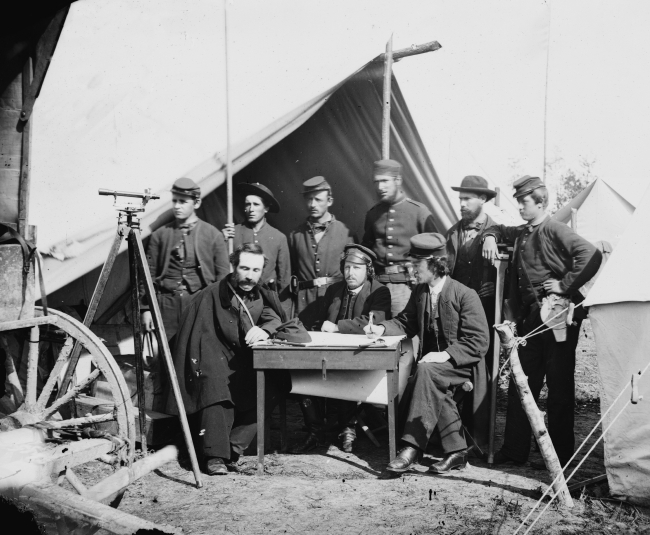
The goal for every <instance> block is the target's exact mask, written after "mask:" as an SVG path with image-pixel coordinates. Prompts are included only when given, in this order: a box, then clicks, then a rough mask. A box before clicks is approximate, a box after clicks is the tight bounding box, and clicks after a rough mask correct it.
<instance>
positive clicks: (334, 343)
mask: <svg viewBox="0 0 650 535" xmlns="http://www.w3.org/2000/svg"><path fill="white" fill-rule="evenodd" d="M309 336H311V342H309V343H307V344H306V345H307V346H330V347H357V346H360V345H368V344H369V343H371V342H373V340H370V339H368V337H367V336H366V335H365V334H341V333H324V332H320V331H310V332H309ZM404 337H405V335H402V336H381V337H380V338H381V339H382V340H384V341H385V342H386V345H387V346H388V347H395V346H396V345H397V344H398V342H399V341H400V340H401V339H402V338H404ZM375 340H377V338H375Z"/></svg>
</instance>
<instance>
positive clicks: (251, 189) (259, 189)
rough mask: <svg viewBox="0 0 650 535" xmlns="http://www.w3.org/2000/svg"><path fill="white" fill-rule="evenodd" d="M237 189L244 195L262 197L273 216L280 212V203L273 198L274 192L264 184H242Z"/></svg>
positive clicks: (236, 186)
mask: <svg viewBox="0 0 650 535" xmlns="http://www.w3.org/2000/svg"><path fill="white" fill-rule="evenodd" d="M235 189H236V190H237V192H239V193H241V194H242V195H256V196H258V197H260V198H261V199H262V200H263V201H264V203H265V204H266V205H267V206H268V207H269V212H271V213H272V214H277V213H278V212H279V211H280V203H279V202H278V201H277V199H276V198H275V197H274V196H273V192H272V191H271V190H270V189H269V188H267V187H266V186H265V185H264V184H260V183H259V182H253V183H249V182H240V183H239V184H236V185H235Z"/></svg>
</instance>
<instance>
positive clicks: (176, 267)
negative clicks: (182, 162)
mask: <svg viewBox="0 0 650 535" xmlns="http://www.w3.org/2000/svg"><path fill="white" fill-rule="evenodd" d="M171 191H172V206H173V209H174V221H173V222H172V223H169V224H168V225H165V226H164V227H161V228H159V229H157V230H156V231H155V232H154V233H153V234H152V235H151V238H150V239H149V245H148V246H147V261H148V263H149V271H150V272H151V278H152V279H153V283H154V287H155V289H156V297H157V299H158V304H159V306H160V314H161V316H162V320H163V325H164V326H165V333H166V335H167V339H168V340H171V338H172V337H173V336H174V335H175V334H176V332H177V331H178V326H179V324H180V320H181V313H182V311H183V309H184V308H185V306H186V305H187V303H188V302H189V300H190V298H191V297H192V295H194V294H195V293H196V292H198V291H199V290H201V289H202V288H205V287H206V286H207V285H208V284H211V283H213V282H215V281H218V280H221V279H223V278H224V277H225V276H226V275H228V273H229V272H230V264H229V262H228V250H227V248H226V244H225V242H224V240H223V235H222V234H221V232H219V231H218V230H217V229H216V228H214V227H213V226H212V225H210V224H209V223H206V222H205V221H201V220H200V219H199V217H198V216H197V215H196V210H197V209H198V207H199V206H200V205H201V188H199V186H198V185H197V184H196V183H195V182H194V181H193V180H192V179H190V178H179V179H178V180H177V181H176V182H174V185H173V186H172V190H171ZM141 307H142V308H143V311H142V328H143V329H144V330H145V331H147V332H148V331H151V330H152V329H153V321H152V318H151V312H150V311H149V310H148V307H146V305H144V304H143V305H141Z"/></svg>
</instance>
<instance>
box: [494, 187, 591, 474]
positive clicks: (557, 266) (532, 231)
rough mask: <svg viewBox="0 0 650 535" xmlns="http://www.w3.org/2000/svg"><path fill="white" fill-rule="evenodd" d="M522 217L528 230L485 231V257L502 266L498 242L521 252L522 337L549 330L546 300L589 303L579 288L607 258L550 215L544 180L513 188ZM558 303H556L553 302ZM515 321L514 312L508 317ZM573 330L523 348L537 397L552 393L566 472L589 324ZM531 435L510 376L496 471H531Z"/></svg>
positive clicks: (516, 274)
mask: <svg viewBox="0 0 650 535" xmlns="http://www.w3.org/2000/svg"><path fill="white" fill-rule="evenodd" d="M513 186H514V188H515V195H514V197H515V198H516V199H517V202H518V203H519V214H520V215H521V217H522V219H524V220H525V221H526V222H527V223H526V224H525V225H521V226H518V227H506V226H503V225H494V226H493V227H491V228H489V229H487V230H486V232H485V238H484V242H483V256H484V257H485V258H486V259H488V260H494V259H495V258H496V254H497V245H496V244H497V241H499V242H501V241H504V242H506V243H510V244H513V245H514V251H513V261H512V275H511V277H510V292H509V296H508V301H509V304H510V305H511V307H509V309H510V311H511V312H512V316H513V317H512V319H514V320H515V321H516V322H517V332H518V335H519V336H526V335H527V334H528V333H530V332H531V331H533V330H534V329H537V328H539V327H541V326H542V325H543V320H542V315H541V309H542V307H543V303H542V301H543V300H545V299H546V298H548V299H549V300H552V301H556V300H561V301H562V303H563V304H562V306H563V307H568V306H569V303H570V302H571V301H572V302H573V303H576V304H577V303H579V302H581V301H582V294H580V292H579V289H580V288H581V287H582V286H583V285H584V284H585V283H586V282H588V281H589V280H590V279H591V278H592V277H593V276H594V275H595V274H596V272H597V271H598V268H599V266H600V263H601V260H602V255H601V253H600V251H599V250H598V249H596V247H594V246H593V245H592V244H591V243H589V242H588V241H587V240H585V239H584V238H581V237H580V236H578V235H577V234H576V233H575V232H574V231H573V230H571V229H570V228H569V227H568V226H566V225H564V224H563V223H560V222H558V221H556V220H554V219H551V217H549V215H548V214H547V213H546V207H547V206H548V191H547V189H546V186H545V185H544V183H543V182H542V181H541V180H540V179H539V178H538V177H531V176H524V177H522V178H520V179H519V180H517V181H515V183H514V184H513ZM553 296H554V297H553ZM505 312H506V314H507V312H508V311H507V310H506V311H505ZM573 319H574V322H573V323H572V324H571V325H569V326H568V328H567V332H566V335H565V339H564V340H563V339H562V338H563V337H562V336H557V331H556V330H555V329H550V330H541V331H540V332H539V333H538V334H534V335H533V336H531V337H530V338H528V339H527V340H526V344H525V345H523V344H522V345H521V346H519V358H520V360H521V367H522V368H523V370H524V373H525V374H526V376H527V377H528V385H529V387H530V390H531V392H532V394H533V397H534V398H535V401H537V399H538V398H539V393H540V391H541V389H542V385H543V384H544V377H546V385H547V386H548V401H547V412H548V431H549V435H550V436H551V440H552V441H553V446H554V447H555V451H556V453H557V456H558V458H559V460H560V463H561V464H562V466H564V465H565V464H566V463H567V462H568V461H569V459H570V458H571V456H572V455H573V449H574V440H575V438H574V434H573V422H574V415H573V409H574V405H575V379H574V372H575V364H576V346H577V345H578V336H579V334H580V324H581V322H582V321H581V319H579V318H578V314H576V315H574V317H573ZM530 435H531V428H530V423H529V422H528V417H527V416H526V412H525V411H524V409H523V407H522V406H521V401H520V400H519V396H518V395H517V390H516V388H515V384H514V380H513V378H512V376H511V377H510V386H509V388H508V412H507V415H506V430H505V433H504V437H503V446H502V447H501V450H500V451H498V452H497V454H496V455H495V456H494V464H504V463H512V462H514V463H516V464H523V463H524V462H526V461H527V460H528V454H529V452H530Z"/></svg>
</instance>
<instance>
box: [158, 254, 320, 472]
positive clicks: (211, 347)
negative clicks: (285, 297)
mask: <svg viewBox="0 0 650 535" xmlns="http://www.w3.org/2000/svg"><path fill="white" fill-rule="evenodd" d="M230 262H231V264H232V266H233V269H234V272H233V273H231V274H230V275H228V276H227V277H226V278H225V279H223V280H222V281H221V282H220V283H216V284H212V285H211V286H208V287H207V288H206V289H205V290H204V291H203V292H202V293H201V294H200V295H199V296H198V297H197V298H196V299H194V300H192V302H191V303H190V304H189V306H188V307H187V309H186V311H185V317H184V319H183V322H182V324H181V327H180V330H179V334H178V339H177V343H176V346H175V351H174V353H173V355H174V367H175V369H176V375H177V376H178V381H179V386H180V390H181V394H182V396H183V402H184V404H185V411H186V412H187V414H188V415H194V416H193V420H194V422H193V423H194V425H195V426H196V428H197V429H198V430H199V431H198V433H196V435H197V436H196V439H198V441H197V442H195V444H196V447H197V450H198V451H197V453H198V454H199V456H202V457H203V459H204V466H205V471H206V473H207V474H209V475H217V474H226V473H228V467H232V464H233V463H234V462H236V461H237V459H238V458H239V456H240V455H241V454H242V453H243V452H244V450H246V448H247V447H248V446H249V445H250V443H251V442H252V441H253V439H254V438H255V435H256V433H257V412H256V403H257V395H256V380H255V371H254V369H253V350H252V346H253V345H254V344H256V343H257V342H261V341H263V340H266V339H268V338H270V337H276V338H281V339H283V340H287V341H292V342H309V341H311V338H310V336H309V334H308V333H307V331H306V330H305V328H304V327H303V326H302V324H301V323H300V321H299V320H297V319H295V320H291V321H289V322H286V318H285V315H284V312H283V310H282V306H281V305H280V300H279V298H278V295H277V293H276V292H273V291H271V290H268V289H267V288H266V287H264V286H260V285H259V284H258V282H259V280H260V277H261V275H262V272H263V270H264V264H265V263H266V257H265V256H264V253H263V252H262V249H261V248H260V246H259V245H256V244H252V243H245V244H243V245H241V246H239V247H238V248H237V250H236V251H235V252H234V253H233V254H232V255H231V256H230ZM288 391H289V377H288V374H286V373H285V372H279V373H268V372H267V389H266V403H267V405H268V407H269V414H270V410H271V409H272V408H273V406H274V405H275V404H276V403H277V402H278V401H279V400H280V398H281V396H282V395H283V394H286V393H287V392H288ZM167 412H169V413H170V414H178V407H177V405H176V402H175V400H174V397H173V396H170V398H169V400H168V404H167Z"/></svg>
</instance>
